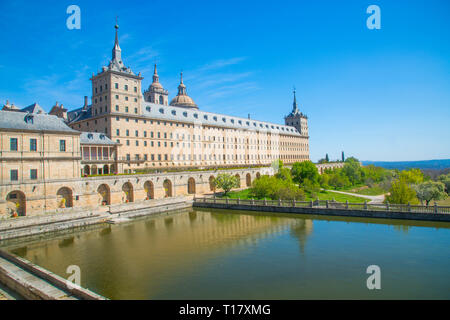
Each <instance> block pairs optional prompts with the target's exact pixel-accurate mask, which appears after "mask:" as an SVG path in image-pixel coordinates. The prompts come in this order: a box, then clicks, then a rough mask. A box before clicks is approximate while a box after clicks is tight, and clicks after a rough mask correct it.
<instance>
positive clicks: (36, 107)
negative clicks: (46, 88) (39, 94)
mask: <svg viewBox="0 0 450 320" xmlns="http://www.w3.org/2000/svg"><path fill="white" fill-rule="evenodd" d="M20 111H22V112H29V113H35V114H46V113H47V112H45V111H44V109H42V107H41V106H40V105H38V104H37V103H36V102H35V103H33V104H32V105H30V106H28V107H25V108H23V109H20Z"/></svg>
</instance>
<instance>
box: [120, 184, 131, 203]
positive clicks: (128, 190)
mask: <svg viewBox="0 0 450 320" xmlns="http://www.w3.org/2000/svg"><path fill="white" fill-rule="evenodd" d="M122 191H123V193H124V196H125V202H133V201H134V193H133V185H132V184H131V183H130V182H125V183H124V184H123V186H122Z"/></svg>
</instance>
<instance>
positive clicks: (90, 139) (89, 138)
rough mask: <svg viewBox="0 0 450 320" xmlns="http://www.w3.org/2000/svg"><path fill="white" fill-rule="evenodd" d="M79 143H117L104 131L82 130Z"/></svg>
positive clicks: (113, 144)
mask: <svg viewBox="0 0 450 320" xmlns="http://www.w3.org/2000/svg"><path fill="white" fill-rule="evenodd" d="M80 144H92V145H111V146H115V145H118V144H119V143H117V142H114V141H112V140H111V139H110V138H108V137H107V136H106V135H105V134H104V133H100V132H82V133H81V136H80Z"/></svg>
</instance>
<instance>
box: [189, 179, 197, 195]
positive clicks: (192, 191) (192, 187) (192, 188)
mask: <svg viewBox="0 0 450 320" xmlns="http://www.w3.org/2000/svg"><path fill="white" fill-rule="evenodd" d="M188 194H195V179H194V178H189V180H188Z"/></svg>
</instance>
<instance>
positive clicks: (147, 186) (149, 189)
mask: <svg viewBox="0 0 450 320" xmlns="http://www.w3.org/2000/svg"><path fill="white" fill-rule="evenodd" d="M144 190H145V192H146V194H147V200H151V199H154V198H155V187H154V185H153V182H151V181H147V182H145V183H144Z"/></svg>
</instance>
